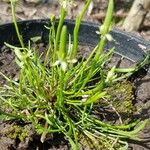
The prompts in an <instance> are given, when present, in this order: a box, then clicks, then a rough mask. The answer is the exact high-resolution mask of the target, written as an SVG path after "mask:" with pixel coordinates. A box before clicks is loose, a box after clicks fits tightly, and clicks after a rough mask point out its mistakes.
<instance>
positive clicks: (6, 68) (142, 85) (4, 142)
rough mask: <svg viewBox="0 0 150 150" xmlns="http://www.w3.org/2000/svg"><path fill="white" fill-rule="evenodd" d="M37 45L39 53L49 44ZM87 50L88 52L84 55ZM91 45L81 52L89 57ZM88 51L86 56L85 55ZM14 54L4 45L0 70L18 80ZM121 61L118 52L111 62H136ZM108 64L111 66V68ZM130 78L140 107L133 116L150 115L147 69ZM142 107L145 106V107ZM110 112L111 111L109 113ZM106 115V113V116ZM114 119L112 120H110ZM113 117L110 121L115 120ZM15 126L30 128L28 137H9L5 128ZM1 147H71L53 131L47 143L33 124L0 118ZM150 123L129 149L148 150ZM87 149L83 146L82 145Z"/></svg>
mask: <svg viewBox="0 0 150 150" xmlns="http://www.w3.org/2000/svg"><path fill="white" fill-rule="evenodd" d="M37 48H38V49H39V51H40V53H41V52H43V51H45V49H46V47H45V46H44V44H42V43H41V44H38V45H37ZM83 50H84V52H85V51H86V53H84V54H83ZM90 50H91V47H87V46H81V47H80V51H79V53H80V55H81V54H82V55H84V57H87V55H88V53H89V51H90ZM85 54H86V55H85ZM14 58H15V56H14V53H13V52H12V51H11V50H10V49H8V48H6V47H5V46H4V47H3V48H2V49H1V51H0V70H1V72H3V73H4V74H5V75H7V76H9V77H11V78H13V79H15V80H18V75H19V69H18V66H17V65H16V63H15V59H14ZM118 62H120V57H118V55H117V54H114V56H113V59H112V61H111V63H110V64H111V65H110V66H113V65H114V64H115V65H116V64H119V66H120V67H129V66H132V65H133V63H132V62H131V61H130V60H127V59H123V60H122V61H121V63H118ZM110 66H109V67H110ZM130 81H132V82H134V85H135V86H136V90H135V98H136V99H135V107H136V108H137V109H138V110H139V113H138V114H137V113H136V114H135V116H133V117H134V118H135V117H136V118H143V119H145V118H150V88H149V86H148V85H149V84H150V76H149V75H147V72H146V71H145V70H144V69H142V70H141V71H140V72H138V74H135V75H134V76H132V77H131V78H130ZM0 84H1V85H4V84H6V81H5V79H4V78H2V77H0ZM142 107H143V109H142ZM108 113H109V112H108ZM104 116H105V115H104ZM105 117H106V118H110V116H109V114H108V115H106V116H105ZM111 120H112V119H111ZM111 120H110V122H112V121H111ZM12 126H22V127H23V129H27V131H26V132H28V133H29V135H30V136H29V137H26V138H25V139H24V141H20V140H19V138H16V139H15V140H14V139H12V138H11V137H9V136H6V129H8V128H9V129H11V127H12ZM0 131H1V132H0V137H1V138H0V146H1V149H2V150H21V149H24V150H28V149H29V150H36V149H39V150H69V149H70V146H69V145H68V143H67V141H66V140H65V138H64V137H63V135H59V134H54V135H53V136H49V137H47V140H46V141H45V142H44V143H41V142H40V136H38V135H36V134H35V132H34V128H33V127H32V125H30V124H20V123H18V122H8V121H7V122H3V121H0ZM149 133H150V126H149V125H147V127H146V128H145V129H144V130H143V131H142V132H140V134H139V136H140V137H142V138H143V139H144V141H143V142H142V143H141V142H135V141H129V143H130V148H131V149H132V150H137V149H138V150H149V149H150V137H149ZM83 149H84V148H83Z"/></svg>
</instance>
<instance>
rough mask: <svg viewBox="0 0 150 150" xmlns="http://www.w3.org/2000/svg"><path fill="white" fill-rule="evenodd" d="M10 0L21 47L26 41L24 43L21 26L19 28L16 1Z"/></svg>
mask: <svg viewBox="0 0 150 150" xmlns="http://www.w3.org/2000/svg"><path fill="white" fill-rule="evenodd" d="M10 2H11V11H12V16H13V22H14V26H15V30H16V33H17V37H18V39H19V42H20V45H21V47H22V48H24V43H23V40H22V36H21V34H20V31H19V28H18V24H17V19H16V15H15V4H16V3H15V1H14V0H10Z"/></svg>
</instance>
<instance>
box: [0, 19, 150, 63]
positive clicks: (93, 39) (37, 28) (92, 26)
mask: <svg viewBox="0 0 150 150" xmlns="http://www.w3.org/2000/svg"><path fill="white" fill-rule="evenodd" d="M58 21H59V19H57V20H56V26H57V25H58ZM64 24H66V25H67V26H68V30H69V33H70V34H73V28H74V24H75V20H72V19H66V20H65V21H64ZM44 25H46V26H49V25H50V20H49V19H33V20H24V21H18V26H19V29H20V33H21V35H22V36H23V39H24V41H27V40H29V39H30V38H31V37H34V36H39V35H40V36H42V39H43V41H46V40H47V39H48V30H47V29H46V28H45V27H44ZM98 27H99V24H96V23H92V22H86V21H83V22H82V23H81V26H80V31H79V42H80V43H83V44H84V45H89V46H96V45H97V43H98V41H99V35H97V34H96V31H98V30H99V28H98ZM32 34H33V35H32ZM110 34H111V35H112V37H113V38H114V40H115V41H111V42H107V43H106V46H105V48H106V49H111V48H112V47H115V49H116V50H115V52H116V53H118V54H120V55H122V56H124V57H125V58H127V59H129V60H131V61H133V62H137V61H141V60H143V59H144V57H145V55H146V53H145V50H148V49H150V42H149V41H146V40H145V39H143V38H142V37H138V36H136V35H135V34H132V33H128V32H125V31H122V30H119V29H113V30H112V31H111V32H110ZM1 35H2V36H1ZM4 42H8V43H10V44H16V43H18V39H17V36H16V32H15V28H14V25H13V23H6V24H2V25H0V47H1V46H3V45H4Z"/></svg>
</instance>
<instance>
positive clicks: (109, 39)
mask: <svg viewBox="0 0 150 150" xmlns="http://www.w3.org/2000/svg"><path fill="white" fill-rule="evenodd" d="M105 36H106V38H107V40H108V41H110V42H111V41H113V40H114V39H113V37H112V35H111V34H106V35H105Z"/></svg>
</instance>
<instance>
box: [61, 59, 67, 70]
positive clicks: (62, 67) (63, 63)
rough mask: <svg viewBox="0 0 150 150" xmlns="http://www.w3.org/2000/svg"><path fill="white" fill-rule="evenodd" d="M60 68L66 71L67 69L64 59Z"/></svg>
mask: <svg viewBox="0 0 150 150" xmlns="http://www.w3.org/2000/svg"><path fill="white" fill-rule="evenodd" d="M61 69H62V70H63V71H64V72H66V70H67V63H66V62H64V61H62V62H61Z"/></svg>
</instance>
